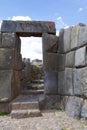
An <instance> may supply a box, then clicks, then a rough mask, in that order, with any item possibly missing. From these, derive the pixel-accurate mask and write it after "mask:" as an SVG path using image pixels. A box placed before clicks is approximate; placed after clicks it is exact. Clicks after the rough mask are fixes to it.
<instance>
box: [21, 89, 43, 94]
mask: <svg viewBox="0 0 87 130" xmlns="http://www.w3.org/2000/svg"><path fill="white" fill-rule="evenodd" d="M43 93H44V89H41V90H22V91H21V94H24V95H30V94H34V95H38V94H43Z"/></svg>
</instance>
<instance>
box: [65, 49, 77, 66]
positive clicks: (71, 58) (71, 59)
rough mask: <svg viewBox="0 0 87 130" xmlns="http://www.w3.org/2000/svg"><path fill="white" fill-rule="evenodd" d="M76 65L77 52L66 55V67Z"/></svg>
mask: <svg viewBox="0 0 87 130" xmlns="http://www.w3.org/2000/svg"><path fill="white" fill-rule="evenodd" d="M74 65H75V51H71V52H69V53H66V67H70V68H71V67H72V68H73V67H74Z"/></svg>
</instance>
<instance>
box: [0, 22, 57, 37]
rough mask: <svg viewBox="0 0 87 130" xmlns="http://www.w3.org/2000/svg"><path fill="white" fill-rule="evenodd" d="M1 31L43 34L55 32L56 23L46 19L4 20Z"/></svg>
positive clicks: (27, 34) (22, 34)
mask: <svg viewBox="0 0 87 130" xmlns="http://www.w3.org/2000/svg"><path fill="white" fill-rule="evenodd" d="M1 32H10V33H11V32H16V33H18V34H19V35H20V36H29V35H30V36H32V35H33V36H34V35H35V36H41V35H42V33H50V34H55V33H56V30H55V23H54V22H51V21H50V22H46V21H45V22H44V21H10V20H9V21H7V20H4V21H3V22H2V26H1Z"/></svg>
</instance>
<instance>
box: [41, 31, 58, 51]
mask: <svg viewBox="0 0 87 130" xmlns="http://www.w3.org/2000/svg"><path fill="white" fill-rule="evenodd" d="M58 42H59V41H58V37H57V36H55V35H50V34H47V33H43V35H42V43H43V53H44V52H50V53H56V52H57V51H58Z"/></svg>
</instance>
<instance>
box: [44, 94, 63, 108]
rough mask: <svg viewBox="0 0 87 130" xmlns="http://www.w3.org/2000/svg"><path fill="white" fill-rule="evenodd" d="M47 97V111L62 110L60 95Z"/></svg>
mask: <svg viewBox="0 0 87 130" xmlns="http://www.w3.org/2000/svg"><path fill="white" fill-rule="evenodd" d="M45 97H46V99H45V106H44V108H45V109H61V97H60V96H59V95H46V96H45Z"/></svg>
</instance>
